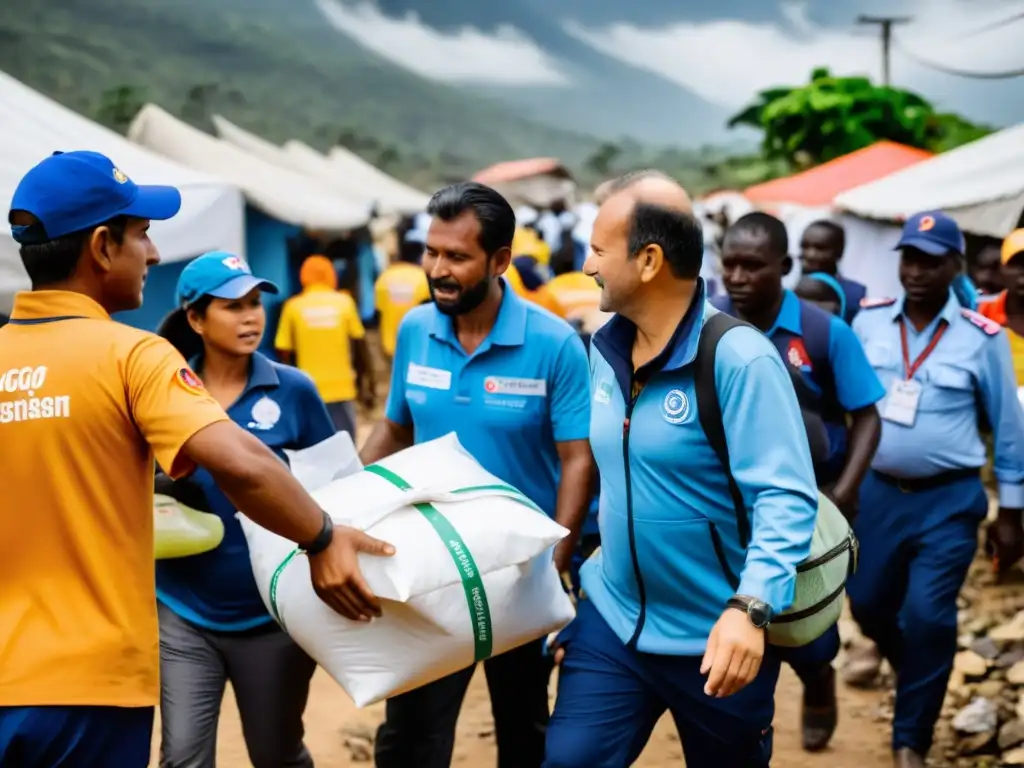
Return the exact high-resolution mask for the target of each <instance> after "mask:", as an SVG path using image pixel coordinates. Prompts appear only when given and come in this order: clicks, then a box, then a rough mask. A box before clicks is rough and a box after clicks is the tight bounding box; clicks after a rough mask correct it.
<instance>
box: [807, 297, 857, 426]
mask: <svg viewBox="0 0 1024 768" xmlns="http://www.w3.org/2000/svg"><path fill="white" fill-rule="evenodd" d="M800 333H801V335H802V336H803V342H804V349H806V350H807V356H808V357H810V358H811V368H812V369H813V375H814V380H815V381H816V382H817V383H818V386H819V387H820V388H821V415H822V417H824V419H825V421H828V422H831V423H833V424H843V423H845V417H846V411H844V410H843V407H842V406H841V405H840V404H839V394H838V391H837V389H836V374H835V371H834V370H833V368H832V358H831V357H829V348H830V346H831V344H832V315H830V314H829V313H828V312H826V311H825V310H823V309H819V308H818V307H816V306H814V305H813V304H810V303H809V302H806V301H802V300H801V302H800Z"/></svg>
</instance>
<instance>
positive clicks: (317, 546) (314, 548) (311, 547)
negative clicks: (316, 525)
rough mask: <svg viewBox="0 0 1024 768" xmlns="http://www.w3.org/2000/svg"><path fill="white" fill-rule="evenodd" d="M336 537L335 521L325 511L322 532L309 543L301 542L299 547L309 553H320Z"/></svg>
mask: <svg viewBox="0 0 1024 768" xmlns="http://www.w3.org/2000/svg"><path fill="white" fill-rule="evenodd" d="M333 539H334V521H333V520H331V516H330V515H328V514H327V512H326V511H325V512H324V523H323V527H322V528H321V529H320V533H318V534H317V536H316V538H315V539H313V540H312V541H311V542H309V543H308V544H300V545H299V549H301V550H302V551H303V552H305V553H306V554H307V555H319V554H320V553H321V552H323V551H324V550H325V549H327V547H329V546H330V545H331V541H333Z"/></svg>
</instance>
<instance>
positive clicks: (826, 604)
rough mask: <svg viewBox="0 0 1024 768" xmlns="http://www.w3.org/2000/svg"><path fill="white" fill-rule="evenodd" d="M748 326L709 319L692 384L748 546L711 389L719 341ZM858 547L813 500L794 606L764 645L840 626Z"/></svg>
mask: <svg viewBox="0 0 1024 768" xmlns="http://www.w3.org/2000/svg"><path fill="white" fill-rule="evenodd" d="M741 325H747V324H746V323H744V322H742V321H740V320H736V319H735V318H733V317H730V316H729V315H726V314H725V313H724V312H719V313H717V314H715V315H712V316H711V317H710V318H708V320H707V322H706V323H705V325H704V328H703V329H702V330H701V335H700V341H699V342H698V348H697V358H696V361H695V371H694V383H695V388H696V394H697V411H698V414H699V418H700V424H701V427H702V428H703V430H704V433H705V435H706V436H707V440H708V442H709V443H710V444H711V447H712V448H713V449H714V451H715V454H716V455H717V456H718V459H719V461H720V462H721V463H722V468H723V469H724V470H725V475H726V479H727V480H728V482H729V492H730V495H731V496H732V500H733V505H734V506H735V508H736V520H737V529H738V530H739V536H740V544H741V545H742V546H744V547H746V546H747V544H748V542H749V541H750V519H749V516H748V513H747V509H746V504H745V503H744V501H743V495H742V493H741V492H740V489H739V487H738V486H737V485H736V480H735V479H734V478H733V476H732V471H731V470H730V468H729V449H728V446H727V445H726V441H725V429H724V426H723V425H722V409H721V405H720V403H719V400H718V390H717V388H716V386H715V350H716V348H717V346H718V342H719V341H720V340H721V338H722V336H724V335H725V333H727V332H728V331H729V330H730V329H732V328H736V327H739V326H741ZM857 552H858V543H857V539H856V538H855V537H854V535H853V531H852V530H851V528H850V524H849V523H848V522H847V521H846V518H845V517H843V514H842V513H841V512H840V511H839V509H838V508H837V507H836V505H835V504H833V503H832V502H831V501H830V500H829V499H828V498H827V497H825V496H824V495H823V494H821V493H819V494H818V515H817V518H816V520H815V527H814V534H813V536H812V538H811V551H810V555H809V556H808V558H807V559H806V560H805V561H804V562H802V563H800V564H799V565H798V566H797V569H796V570H797V572H796V591H795V594H794V598H793V604H792V605H791V606H790V607H789V609H788V610H787V611H785V612H784V613H782V614H781V615H779V616H777V617H776V618H775V619H774V620H773V621H772V623H771V624H770V625H769V626H768V642H769V643H771V644H772V645H777V646H781V647H784V648H795V647H798V646H801V645H807V644H808V643H810V642H812V641H814V640H816V639H817V638H819V637H821V636H822V635H823V634H825V632H826V631H827V630H828V629H829V627H831V626H832V625H833V624H835V623H836V622H837V621H838V620H839V616H840V614H841V613H842V610H843V598H844V596H845V594H846V579H847V577H848V576H849V575H850V574H851V573H853V572H854V571H855V570H856V567H857ZM726 577H727V578H728V579H729V580H730V582H731V584H732V587H733V589H736V588H738V586H739V578H738V577H737V576H736V574H733V573H728V572H727V573H726Z"/></svg>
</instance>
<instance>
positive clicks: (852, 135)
mask: <svg viewBox="0 0 1024 768" xmlns="http://www.w3.org/2000/svg"><path fill="white" fill-rule="evenodd" d="M739 125H746V126H750V127H753V128H758V129H760V130H761V131H763V133H764V136H763V140H762V152H763V153H764V155H765V157H766V158H767V159H768V160H782V161H784V162H786V163H788V164H789V165H790V166H791V167H794V168H803V167H807V166H810V165H816V164H818V163H823V162H827V161H828V160H833V159H835V158H837V157H841V156H842V155H845V154H848V153H850V152H853V151H854V150H857V149H861V148H862V147H867V146H869V145H871V144H874V143H875V142H876V141H879V140H881V139H889V140H890V141H896V142H899V143H901V144H907V145H909V146H912V147H920V148H922V149H929V150H932V151H935V152H941V151H944V150H947V149H952V148H953V147H955V146H959V145H960V144H964V143H966V142H968V141H973V140H974V139H976V138H980V137H981V136H984V135H986V134H987V133H990V132H991V129H990V128H987V127H985V126H979V125H974V124H973V123H971V122H970V121H968V120H966V119H964V118H963V117H960V116H958V115H947V114H937V113H936V112H935V109H934V107H933V106H932V105H931V103H930V102H928V101H927V100H926V99H924V98H923V97H921V96H919V95H918V94H916V93H913V92H911V91H907V90H903V89H901V88H893V87H890V86H876V85H873V84H872V83H871V81H870V80H868V79H867V78H864V77H834V76H833V75H832V74H831V73H830V72H829V71H828V70H827V69H816V70H814V71H813V72H812V73H811V79H810V82H809V83H808V84H807V85H801V86H795V87H779V88H770V89H768V90H766V91H762V92H761V93H759V94H758V95H757V97H756V99H755V100H754V102H753V103H751V104H750V105H748V106H747V107H745V108H744V109H742V110H741V111H740V112H738V113H737V114H735V115H733V117H732V118H730V120H729V127H730V128H733V127H736V126H739Z"/></svg>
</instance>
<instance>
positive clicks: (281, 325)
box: [274, 301, 295, 352]
mask: <svg viewBox="0 0 1024 768" xmlns="http://www.w3.org/2000/svg"><path fill="white" fill-rule="evenodd" d="M292 314H293V305H292V303H291V302H290V301H286V302H285V303H284V306H283V307H281V317H280V318H279V319H278V321H277V335H276V336H275V337H274V347H276V348H277V349H281V350H284V351H285V352H293V351H294V350H295V342H294V341H293V340H292V337H293V328H292V326H293V322H292Z"/></svg>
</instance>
